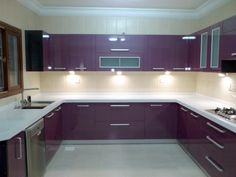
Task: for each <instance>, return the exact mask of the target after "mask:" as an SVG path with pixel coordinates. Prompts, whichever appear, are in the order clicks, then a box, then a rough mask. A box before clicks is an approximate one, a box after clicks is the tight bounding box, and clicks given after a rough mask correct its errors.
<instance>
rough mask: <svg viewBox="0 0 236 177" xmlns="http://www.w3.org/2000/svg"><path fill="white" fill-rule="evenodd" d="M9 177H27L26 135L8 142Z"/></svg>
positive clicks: (20, 135)
mask: <svg viewBox="0 0 236 177" xmlns="http://www.w3.org/2000/svg"><path fill="white" fill-rule="evenodd" d="M7 166H8V170H7V171H8V175H7V177H26V154H25V133H24V132H22V133H20V134H18V135H16V136H15V137H13V138H12V139H10V140H8V141H7Z"/></svg>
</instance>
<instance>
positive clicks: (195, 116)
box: [190, 113, 199, 118]
mask: <svg viewBox="0 0 236 177" xmlns="http://www.w3.org/2000/svg"><path fill="white" fill-rule="evenodd" d="M190 115H191V116H192V117H194V118H198V117H199V116H198V115H195V114H193V113H190Z"/></svg>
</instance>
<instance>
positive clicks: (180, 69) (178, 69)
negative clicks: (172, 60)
mask: <svg viewBox="0 0 236 177" xmlns="http://www.w3.org/2000/svg"><path fill="white" fill-rule="evenodd" d="M173 70H176V71H182V70H185V68H173Z"/></svg>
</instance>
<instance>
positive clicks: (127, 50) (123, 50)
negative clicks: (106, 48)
mask: <svg viewBox="0 0 236 177" xmlns="http://www.w3.org/2000/svg"><path fill="white" fill-rule="evenodd" d="M110 51H111V52H129V49H110Z"/></svg>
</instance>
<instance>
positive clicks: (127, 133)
mask: <svg viewBox="0 0 236 177" xmlns="http://www.w3.org/2000/svg"><path fill="white" fill-rule="evenodd" d="M96 136H97V137H96V138H97V139H143V138H144V122H143V121H136V122H129V121H119V122H118V121H113V122H96Z"/></svg>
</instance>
